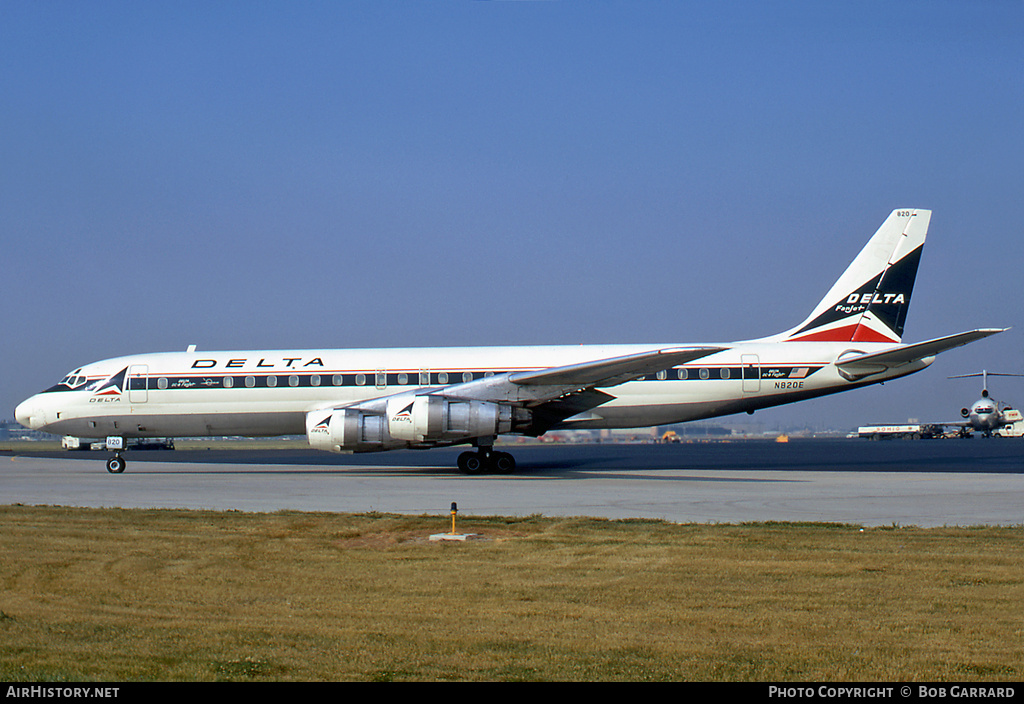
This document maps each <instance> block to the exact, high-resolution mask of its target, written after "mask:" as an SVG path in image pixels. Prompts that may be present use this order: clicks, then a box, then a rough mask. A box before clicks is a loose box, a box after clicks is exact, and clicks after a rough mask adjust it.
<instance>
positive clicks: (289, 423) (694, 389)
mask: <svg viewBox="0 0 1024 704" xmlns="http://www.w3.org/2000/svg"><path fill="white" fill-rule="evenodd" d="M677 347H679V345H667V344H651V345H565V346H538V347H462V348H418V349H417V348H409V349H365V350H359V349H355V350H287V351H238V352H162V353H156V354H140V355H132V356H128V357H119V358H116V359H109V360H104V361H102V362H95V363H93V364H89V365H86V366H84V367H82V368H81V369H80V370H76V372H75V374H74V376H75V377H78V379H80V380H81V381H79V383H77V384H76V385H75V386H74V387H70V386H67V385H64V384H58V385H57V386H55V387H53V389H52V390H48V391H47V392H44V393H41V394H37V395H36V396H33V397H32V398H31V399H29V400H27V401H25V402H24V403H22V404H21V405H19V406H18V409H17V411H16V417H17V419H18V421H19V422H20V423H22V424H23V425H25V426H27V427H30V428H35V429H39V430H45V431H46V432H50V433H55V434H60V435H75V436H78V437H84V438H102V437H106V436H109V435H121V436H124V437H132V438H135V437H191V436H220V435H246V436H273V435H297V434H304V433H305V432H306V414H307V413H309V412H310V411H314V410H319V409H322V408H329V407H334V406H337V405H349V404H357V403H359V402H365V401H368V400H371V399H374V398H378V397H382V396H388V395H392V394H398V393H403V392H423V391H425V390H427V389H431V388H443V387H446V386H453V385H458V384H461V383H465V382H467V381H475V380H482V379H485V378H487V377H495V376H500V375H505V374H508V373H510V372H521V371H532V370H537V369H545V368H548V367H562V366H569V365H573V364H578V363H582V362H587V361H590V360H594V359H607V358H617V357H623V356H627V355H633V354H638V353H643V352H648V351H650V350H657V349H665V348H677ZM699 347H716V348H724V349H722V351H721V352H715V353H713V354H711V355H709V356H706V357H703V358H701V359H700V360H698V361H695V362H691V363H687V364H682V365H677V366H674V367H671V368H667V369H662V370H658V371H656V372H654V373H651V374H646V375H644V376H643V377H641V378H639V379H637V380H634V381H628V382H626V383H623V384H621V385H618V386H615V387H613V389H612V388H609V389H607V391H608V392H610V393H611V394H613V395H614V398H612V399H611V400H609V401H607V402H606V403H604V404H602V405H601V406H599V407H597V408H594V409H591V410H588V411H584V412H582V413H580V414H574V415H572V416H569V417H567V418H566V419H564V420H562V421H561V422H559V423H558V425H557V426H556V427H563V428H564V427H572V428H629V427H647V426H653V425H667V424H670V423H679V422H684V421H690V420H697V419H701V418H711V417H715V416H722V415H729V414H733V413H741V412H753V411H755V410H757V409H760V408H767V407H769V406H777V405H781V404H785V403H791V402H793V401H799V400H803V399H808V398H813V397H815V396H822V395H825V394H831V393H837V392H839V391H844V390H846V389H850V388H854V387H856V386H862V385H864V384H873V383H879V382H881V381H887V380H889V379H894V378H897V377H900V376H905V375H907V374H912V373H914V372H916V371H920V370H921V369H924V368H925V367H927V366H928V365H929V364H930V363H931V362H932V360H933V359H934V358H933V357H928V358H925V359H922V360H917V361H916V362H914V363H910V364H906V365H904V366H902V367H900V368H898V369H886V370H884V371H882V372H881V373H879V374H875V375H872V377H871V378H870V379H869V380H853V381H851V380H848V379H845V378H843V377H842V376H841V375H840V374H839V372H838V369H837V367H836V366H835V362H836V360H837V359H838V358H839V357H840V356H841V355H842V354H843V353H845V352H850V351H854V350H856V351H859V352H873V351H878V350H880V349H883V348H885V346H884V345H881V344H879V343H869V344H858V345H850V344H846V345H842V344H836V343H822V342H807V343H788V344H784V343H757V342H740V343H728V344H718V345H700V346H699ZM125 369H126V370H127V374H126V375H125V383H124V387H123V388H120V389H112V390H110V391H108V392H107V393H97V391H98V390H99V387H100V386H102V385H103V384H104V382H106V381H107V380H109V379H110V378H111V377H113V376H114V375H116V374H118V373H119V372H120V371H122V370H125ZM69 376H70V375H69Z"/></svg>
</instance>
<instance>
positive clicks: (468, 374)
mask: <svg viewBox="0 0 1024 704" xmlns="http://www.w3.org/2000/svg"><path fill="white" fill-rule="evenodd" d="M462 380H463V381H473V372H462Z"/></svg>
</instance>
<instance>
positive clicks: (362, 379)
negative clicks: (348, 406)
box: [356, 374, 366, 386]
mask: <svg viewBox="0 0 1024 704" xmlns="http://www.w3.org/2000/svg"><path fill="white" fill-rule="evenodd" d="M365 383H366V375H365V374H356V386H363V385H364V384H365Z"/></svg>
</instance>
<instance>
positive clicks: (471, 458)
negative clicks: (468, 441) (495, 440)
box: [458, 452, 484, 474]
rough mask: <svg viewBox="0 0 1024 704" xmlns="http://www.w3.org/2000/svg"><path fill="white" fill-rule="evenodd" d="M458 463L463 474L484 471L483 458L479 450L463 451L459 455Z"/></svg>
mask: <svg viewBox="0 0 1024 704" xmlns="http://www.w3.org/2000/svg"><path fill="white" fill-rule="evenodd" d="M458 465H459V470H460V471H461V472H462V473H463V474H480V473H481V472H483V471H484V458H483V457H482V456H481V455H480V453H479V452H463V453H462V454H461V455H459V460H458Z"/></svg>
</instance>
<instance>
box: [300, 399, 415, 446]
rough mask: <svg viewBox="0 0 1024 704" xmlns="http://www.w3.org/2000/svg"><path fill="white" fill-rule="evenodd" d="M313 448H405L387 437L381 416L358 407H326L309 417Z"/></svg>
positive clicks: (402, 442)
mask: <svg viewBox="0 0 1024 704" xmlns="http://www.w3.org/2000/svg"><path fill="white" fill-rule="evenodd" d="M306 437H307V438H308V440H309V445H310V447H313V448H315V449H317V450H326V451H327V452H374V451H380V450H394V449H396V448H400V447H405V442H404V441H401V440H395V439H394V438H392V437H391V436H390V435H389V434H388V429H387V421H386V420H385V418H384V416H383V415H382V414H379V413H377V414H374V413H368V412H365V411H361V410H359V409H357V408H327V409H324V410H321V411H310V412H309V413H307V414H306Z"/></svg>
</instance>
